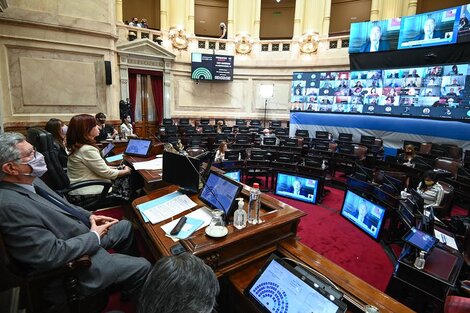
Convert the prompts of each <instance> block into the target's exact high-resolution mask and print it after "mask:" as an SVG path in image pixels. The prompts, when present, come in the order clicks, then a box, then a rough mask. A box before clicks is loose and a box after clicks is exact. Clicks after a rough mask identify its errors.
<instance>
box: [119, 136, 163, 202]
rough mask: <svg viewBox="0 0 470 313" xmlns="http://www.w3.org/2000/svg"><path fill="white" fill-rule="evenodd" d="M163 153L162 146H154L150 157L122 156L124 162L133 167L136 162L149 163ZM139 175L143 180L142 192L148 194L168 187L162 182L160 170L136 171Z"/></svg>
mask: <svg viewBox="0 0 470 313" xmlns="http://www.w3.org/2000/svg"><path fill="white" fill-rule="evenodd" d="M162 153H163V144H156V145H154V146H153V147H152V150H151V151H150V157H147V158H140V157H136V156H129V155H124V161H126V162H127V163H128V164H130V165H131V166H133V164H134V163H136V162H143V161H150V160H153V159H155V158H156V156H157V155H160V154H162ZM138 172H139V174H140V175H141V176H142V178H143V180H144V190H145V192H146V193H150V192H152V191H153V190H156V189H158V188H162V187H165V186H168V184H167V183H165V182H163V181H162V170H138Z"/></svg>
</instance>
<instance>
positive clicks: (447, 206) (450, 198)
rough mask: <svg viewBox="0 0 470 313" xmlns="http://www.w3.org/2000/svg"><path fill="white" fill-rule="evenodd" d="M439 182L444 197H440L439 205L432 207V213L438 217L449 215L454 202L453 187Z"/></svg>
mask: <svg viewBox="0 0 470 313" xmlns="http://www.w3.org/2000/svg"><path fill="white" fill-rule="evenodd" d="M439 184H440V185H441V186H442V188H443V189H444V197H443V198H442V201H441V203H440V204H439V206H436V207H434V208H433V209H434V215H435V216H437V217H438V218H443V217H448V216H450V211H451V210H452V206H453V204H454V187H453V186H452V185H451V184H448V183H446V182H443V181H439Z"/></svg>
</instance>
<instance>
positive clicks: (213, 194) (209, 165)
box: [183, 151, 224, 210]
mask: <svg viewBox="0 0 470 313" xmlns="http://www.w3.org/2000/svg"><path fill="white" fill-rule="evenodd" d="M208 152H209V154H212V153H214V152H213V151H208ZM201 154H202V153H201ZM183 155H184V156H185V157H186V159H187V160H188V162H189V164H191V167H192V168H193V169H194V170H195V171H196V173H198V175H199V178H200V179H201V181H202V185H203V186H204V185H206V183H207V177H206V176H209V172H210V168H211V166H212V162H213V159H214V158H213V156H211V158H210V160H209V163H207V165H206V169H205V170H204V173H203V174H201V172H200V171H199V170H198V169H197V168H196V167H195V166H194V164H193V162H191V160H190V159H189V157H188V154H183ZM208 190H209V192H210V193H211V194H212V196H214V199H215V201H217V203H218V204H219V206H220V207H221V208H223V207H224V206H223V205H222V203H221V202H220V201H219V199H218V197H217V195H216V194H215V193H214V191H213V190H212V188H209V189H208ZM221 210H222V209H221Z"/></svg>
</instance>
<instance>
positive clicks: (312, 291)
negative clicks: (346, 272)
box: [245, 255, 347, 313]
mask: <svg viewBox="0 0 470 313" xmlns="http://www.w3.org/2000/svg"><path fill="white" fill-rule="evenodd" d="M245 295H246V296H247V297H248V299H249V300H250V301H251V302H253V303H254V304H255V305H256V306H257V307H258V308H259V309H260V310H261V311H262V312H269V313H271V312H283V313H284V312H285V313H289V312H323V313H339V312H345V311H346V309H347V306H346V304H345V303H344V302H342V301H341V300H340V299H337V298H335V297H334V296H332V295H331V294H329V293H328V292H327V291H325V289H323V288H321V287H320V286H319V285H318V284H315V283H314V282H312V281H311V280H310V279H309V278H308V277H306V276H304V275H302V274H301V273H299V272H298V271H297V270H295V269H294V268H293V267H292V266H290V265H289V264H288V263H287V262H286V261H284V260H282V259H280V258H278V257H276V256H274V255H273V256H271V258H270V259H268V261H267V262H266V263H265V265H264V266H263V268H262V269H261V270H260V271H259V273H258V275H257V276H256V277H255V278H254V279H253V281H252V282H251V283H250V284H249V285H248V287H247V288H246V289H245Z"/></svg>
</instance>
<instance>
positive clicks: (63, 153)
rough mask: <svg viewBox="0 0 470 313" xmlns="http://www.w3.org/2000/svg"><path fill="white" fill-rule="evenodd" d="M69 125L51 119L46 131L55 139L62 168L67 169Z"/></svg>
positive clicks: (55, 148)
mask: <svg viewBox="0 0 470 313" xmlns="http://www.w3.org/2000/svg"><path fill="white" fill-rule="evenodd" d="M67 129H68V127H67V125H65V124H64V122H62V121H61V120H59V119H58V118H51V119H50V120H49V121H48V122H47V123H46V127H45V130H47V131H48V132H50V133H51V134H52V137H54V150H55V152H56V153H57V156H58V157H59V162H60V165H62V168H67V157H68V153H67V149H66V148H65V135H66V134H67Z"/></svg>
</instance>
